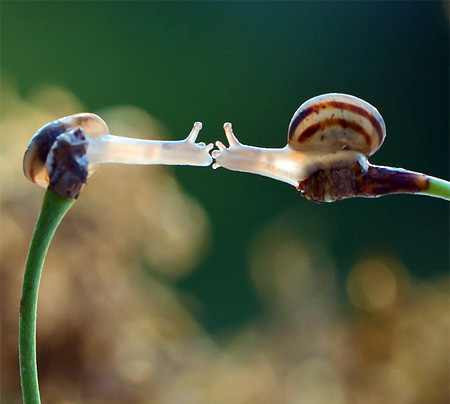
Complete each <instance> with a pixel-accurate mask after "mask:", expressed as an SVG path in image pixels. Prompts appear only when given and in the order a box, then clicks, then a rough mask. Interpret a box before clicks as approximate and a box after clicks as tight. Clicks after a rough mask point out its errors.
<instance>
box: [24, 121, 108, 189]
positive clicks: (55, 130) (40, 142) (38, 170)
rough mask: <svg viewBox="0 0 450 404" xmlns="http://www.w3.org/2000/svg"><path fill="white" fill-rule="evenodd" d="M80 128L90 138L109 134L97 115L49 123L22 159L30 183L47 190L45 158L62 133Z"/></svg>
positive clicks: (37, 134) (36, 135)
mask: <svg viewBox="0 0 450 404" xmlns="http://www.w3.org/2000/svg"><path fill="white" fill-rule="evenodd" d="M77 128H81V129H83V131H84V133H85V134H87V135H88V136H90V137H100V136H103V135H106V134H108V133H109V129H108V126H107V125H106V123H105V121H104V120H103V119H102V118H100V117H99V116H98V115H95V114H91V113H87V112H83V113H80V114H76V115H70V116H67V117H64V118H61V119H58V120H56V121H53V122H50V123H48V124H47V125H45V126H43V127H42V128H41V129H39V130H38V131H37V132H36V134H35V135H34V136H33V137H32V138H31V140H30V143H29V144H28V146H27V149H26V150H25V155H24V158H23V171H24V174H25V176H26V177H27V178H28V179H29V180H30V181H32V182H34V183H36V184H38V185H40V186H41V187H44V188H47V186H48V185H49V182H50V178H49V174H48V172H47V169H46V162H47V156H48V153H49V152H50V149H51V148H52V146H53V144H54V142H55V140H56V138H57V137H58V136H60V135H62V134H63V133H65V132H67V131H69V130H73V129H77Z"/></svg>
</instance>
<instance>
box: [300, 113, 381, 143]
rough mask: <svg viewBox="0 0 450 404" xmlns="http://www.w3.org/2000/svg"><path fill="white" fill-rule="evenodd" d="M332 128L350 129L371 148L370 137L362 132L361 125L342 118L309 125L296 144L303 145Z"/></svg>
mask: <svg viewBox="0 0 450 404" xmlns="http://www.w3.org/2000/svg"><path fill="white" fill-rule="evenodd" d="M332 126H340V127H342V128H343V129H351V130H353V131H355V132H357V133H358V134H360V135H361V136H362V137H363V138H364V141H365V142H366V145H367V148H369V149H370V147H371V146H372V139H371V137H370V135H369V134H368V133H367V132H366V131H365V130H364V128H363V127H362V126H361V125H359V124H357V123H355V122H351V121H348V120H346V119H343V118H338V119H325V120H324V121H323V122H318V123H316V124H314V125H311V126H310V127H308V128H307V129H305V130H304V131H303V132H302V133H301V135H300V137H299V138H298V139H297V143H303V142H305V141H307V140H308V139H309V138H311V137H312V136H314V135H315V134H316V133H317V132H319V131H321V130H325V129H327V128H330V127H332Z"/></svg>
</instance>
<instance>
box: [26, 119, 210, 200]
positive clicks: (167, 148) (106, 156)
mask: <svg viewBox="0 0 450 404" xmlns="http://www.w3.org/2000/svg"><path fill="white" fill-rule="evenodd" d="M201 128H202V124H201V122H195V123H194V126H193V128H192V130H191V132H190V134H189V135H188V136H187V137H186V138H185V139H184V140H178V141H157V140H144V139H132V138H127V137H120V136H113V135H111V134H110V133H109V129H108V126H107V125H106V123H105V121H104V120H103V119H102V118H100V117H99V116H98V115H95V114H92V113H87V112H86V113H79V114H76V115H71V116H67V117H64V118H61V119H58V120H56V121H53V122H50V123H48V124H47V125H45V126H43V127H42V128H41V129H39V130H38V131H37V132H36V134H35V135H34V136H33V137H32V138H31V140H30V142H29V144H28V146H27V149H26V151H25V155H24V159H23V169H24V173H25V176H26V177H27V178H28V179H29V180H30V181H32V182H34V183H36V184H37V185H39V186H41V187H44V188H47V187H50V188H52V189H54V190H55V191H56V192H57V193H59V194H60V195H62V196H64V197H67V198H69V199H76V198H77V197H78V195H79V193H80V191H81V188H82V186H83V185H84V184H85V182H86V179H87V177H88V176H89V175H91V174H92V173H93V172H94V171H95V170H96V168H97V166H98V164H101V163H123V164H170V165H193V166H209V165H210V164H211V162H212V158H211V155H210V154H209V151H210V150H211V149H212V148H213V144H208V145H205V144H204V143H195V141H196V140H197V137H198V134H199V132H200V130H201Z"/></svg>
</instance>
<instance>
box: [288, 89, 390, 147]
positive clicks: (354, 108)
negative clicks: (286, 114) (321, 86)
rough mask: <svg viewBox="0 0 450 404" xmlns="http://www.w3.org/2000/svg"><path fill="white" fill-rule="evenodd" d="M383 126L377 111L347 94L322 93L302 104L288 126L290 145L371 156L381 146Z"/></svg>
mask: <svg viewBox="0 0 450 404" xmlns="http://www.w3.org/2000/svg"><path fill="white" fill-rule="evenodd" d="M385 136H386V125H385V123H384V120H383V118H382V116H381V115H380V113H379V112H378V110H377V109H376V108H375V107H373V106H372V105H370V104H369V103H368V102H366V101H364V100H362V99H360V98H357V97H354V96H352V95H348V94H340V93H330V94H323V95H319V96H317V97H314V98H311V99H310V100H308V101H306V102H305V103H303V104H302V105H301V106H300V107H299V108H298V110H297V111H296V112H295V114H294V116H293V117H292V120H291V123H290V124H289V129H288V143H289V145H290V147H292V148H294V149H296V150H300V151H308V152H309V151H310V152H320V153H322V152H323V153H330V152H331V153H333V152H336V151H338V150H345V149H348V150H354V151H358V152H361V153H363V154H365V155H366V156H370V155H372V154H373V153H375V152H376V151H377V150H378V149H379V148H380V146H381V144H382V143H383V141H384V138H385Z"/></svg>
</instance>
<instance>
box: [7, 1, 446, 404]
mask: <svg viewBox="0 0 450 404" xmlns="http://www.w3.org/2000/svg"><path fill="white" fill-rule="evenodd" d="M448 34H449V30H448V12H447V9H446V7H445V4H444V3H442V2H370V3H365V2H364V3H363V2H361V3H360V2H353V3H352V2H333V3H330V2H319V3H313V2H276V3H275V2H214V3H207V2H40V1H38V2H2V4H1V45H2V46H1V68H2V69H1V74H2V76H1V79H2V80H1V122H0V125H1V126H0V159H1V194H0V198H1V211H0V220H1V222H0V223H1V237H0V253H1V256H0V257H1V272H0V275H1V327H2V328H1V334H2V338H1V395H0V399H1V401H2V402H4V403H6V404H10V403H11V404H16V403H20V402H21V398H20V384H19V376H18V358H17V355H18V353H17V328H18V305H19V300H20V291H21V282H22V276H23V268H24V263H25V259H26V253H27V249H28V244H29V241H30V237H31V234H32V230H33V226H34V223H35V221H36V217H37V214H38V212H39V209H40V204H41V201H42V197H43V193H44V191H43V190H42V189H40V188H38V187H36V186H34V185H32V184H31V183H29V182H27V181H26V180H25V178H24V176H23V173H22V166H21V164H22V156H23V152H24V150H25V147H26V144H27V143H28V141H29V139H30V137H31V135H32V134H33V133H34V132H35V131H36V130H37V129H38V128H39V127H41V126H42V125H43V124H45V123H47V122H49V121H51V120H53V119H56V118H59V117H61V116H64V115H69V114H73V113H76V112H80V111H86V110H88V111H92V112H95V113H98V114H100V115H101V116H102V117H103V118H104V119H105V120H106V121H107V123H108V125H109V127H110V129H111V132H112V133H113V134H117V135H122V136H130V137H140V138H154V139H181V138H183V137H185V136H186V135H187V133H188V132H189V130H190V128H191V126H192V123H193V122H194V121H196V120H201V121H202V122H203V123H204V129H203V130H202V132H201V134H200V140H201V141H205V142H212V141H215V140H217V139H220V140H223V139H224V135H223V131H222V130H221V125H222V124H223V122H224V121H231V122H233V124H234V127H235V130H236V133H237V135H238V137H239V138H240V140H242V141H243V142H245V143H248V144H254V145H260V146H265V147H280V146H283V145H284V144H285V138H286V129H287V125H288V123H289V120H290V118H291V116H292V114H293V112H294V111H295V109H296V108H297V107H298V105H300V104H301V103H302V102H303V101H305V100H306V99H308V98H310V97H312V96H314V95H318V94H320V93H324V92H330V91H342V92H348V93H351V94H354V95H357V96H359V97H361V98H364V99H366V100H367V101H369V102H371V103H373V104H374V105H375V106H376V107H377V108H379V110H380V111H381V113H382V114H383V116H384V118H385V120H386V124H387V128H388V136H387V139H386V142H385V144H384V145H383V147H382V149H381V150H380V151H379V152H378V153H377V154H376V155H375V156H373V158H372V160H373V162H374V163H379V164H386V165H394V166H401V167H405V168H409V169H412V170H417V171H422V172H426V173H428V174H432V175H436V176H438V177H441V178H446V179H448V178H449V172H448V150H449V147H448V142H449V137H448V123H449V79H448V68H449V39H448ZM261 112H263V113H261ZM448 224H449V210H448V203H447V202H444V201H442V200H437V199H432V198H425V197H413V196H407V195H403V196H390V197H385V198H381V199H378V200H364V199H355V200H348V201H342V202H338V203H335V204H325V205H317V204H313V203H310V202H307V201H306V200H304V199H302V198H301V197H300V195H299V194H298V193H297V192H296V191H295V189H293V188H290V187H289V186H287V185H286V184H282V183H277V182H275V181H272V180H269V179H267V178H263V177H257V176H251V175H246V174H238V173H232V172H227V171H225V170H218V171H216V172H213V171H212V169H210V168H194V167H176V168H172V167H158V166H154V167H131V166H114V165H109V166H103V167H100V169H99V170H98V171H97V172H96V173H95V174H94V175H93V176H92V177H91V178H90V180H89V183H88V185H87V186H86V187H85V189H84V190H83V192H82V194H81V196H80V198H79V200H78V201H77V202H76V204H75V205H74V207H73V208H72V210H71V211H70V212H69V213H68V215H67V217H66V218H65V219H64V221H63V223H62V224H61V227H60V228H59V229H58V231H57V233H56V236H55V239H54V241H53V243H52V245H51V247H50V251H49V255H48V257H47V261H46V264H45V267H44V273H43V277H42V283H41V292H40V300H39V313H38V364H39V374H40V386H41V391H42V399H43V403H45V404H53V403H55V404H56V403H59V404H61V403H65V404H68V403H70V404H72V403H73V404H78V403H80V404H81V403H83V404H104V403H105V404H106V403H117V404H166V403H167V404H169V403H170V404H173V403H176V404H178V403H180V404H185V403H192V404H203V403H204V404H221V403H236V404H266V403H267V404H269V403H270V404H273V403H282V404H303V403H305V404H325V403H327V404H328V403H333V404H372V403H377V404H378V403H382V404H384V403H386V404H391V403H392V404H444V403H448V394H449V382H448V381H449V378H448V376H449V365H448V364H449V304H448V303H449V298H448V268H449V254H448V253H449V232H448Z"/></svg>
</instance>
